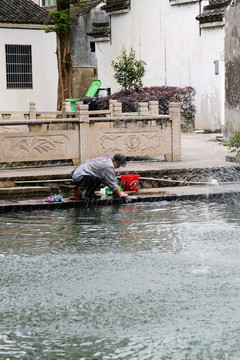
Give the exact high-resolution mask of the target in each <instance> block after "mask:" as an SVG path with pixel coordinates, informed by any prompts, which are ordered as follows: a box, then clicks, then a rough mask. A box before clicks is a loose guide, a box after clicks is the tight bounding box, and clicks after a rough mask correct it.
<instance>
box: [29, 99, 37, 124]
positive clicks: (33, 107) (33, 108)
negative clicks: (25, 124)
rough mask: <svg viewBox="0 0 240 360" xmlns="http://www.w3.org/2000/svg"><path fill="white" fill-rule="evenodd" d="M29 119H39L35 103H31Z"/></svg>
mask: <svg viewBox="0 0 240 360" xmlns="http://www.w3.org/2000/svg"><path fill="white" fill-rule="evenodd" d="M29 119H30V120H36V119H37V111H36V103H35V102H30V103H29Z"/></svg>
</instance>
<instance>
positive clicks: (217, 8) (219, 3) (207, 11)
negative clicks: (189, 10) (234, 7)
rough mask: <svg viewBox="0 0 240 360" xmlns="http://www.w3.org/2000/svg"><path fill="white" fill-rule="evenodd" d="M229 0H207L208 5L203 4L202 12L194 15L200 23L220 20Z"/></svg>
mask: <svg viewBox="0 0 240 360" xmlns="http://www.w3.org/2000/svg"><path fill="white" fill-rule="evenodd" d="M230 2H231V0H209V5H207V6H204V8H203V12H202V14H200V15H198V16H197V17H196V19H197V20H199V21H200V23H201V24H203V23H207V22H214V21H222V20H223V16H224V11H225V8H226V6H227V5H229V4H230Z"/></svg>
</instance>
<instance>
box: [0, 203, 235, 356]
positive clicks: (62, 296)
mask: <svg viewBox="0 0 240 360" xmlns="http://www.w3.org/2000/svg"><path fill="white" fill-rule="evenodd" d="M239 204H240V203H239V202H238V201H234V200H233V199H232V200H228V201H226V202H220V201H219V202H217V203H216V202H200V201H199V202H191V201H185V202H155V203H147V204H146V203H145V204H123V205H121V206H108V207H102V208H99V207H98V208H89V209H71V210H58V211H33V212H31V213H30V212H29V213H28V212H19V213H14V214H13V213H12V214H4V215H0V219H1V224H0V233H1V236H0V272H1V280H0V282H1V288H0V289H1V293H0V297H1V298H0V359H4V360H5V359H31V360H32V359H34V360H37V359H39V360H45V359H47V360H55V359H69V360H89V359H90V360H95V359H101V360H103V359H104V360H105V359H106V360H107V359H122V360H126V359H131V360H133V359H139V360H147V359H154V360H155V359H156V360H159V359H161V360H165V359H166V360H167V359H174V360H175V359H176V360H186V359H189V360H195V359H198V360H199V359H202V360H206V359H207V360H209V359H214V360H215V359H221V360H225V359H229V360H236V359H240V343H239V338H240V261H239V258H240V215H239V208H240V206H239Z"/></svg>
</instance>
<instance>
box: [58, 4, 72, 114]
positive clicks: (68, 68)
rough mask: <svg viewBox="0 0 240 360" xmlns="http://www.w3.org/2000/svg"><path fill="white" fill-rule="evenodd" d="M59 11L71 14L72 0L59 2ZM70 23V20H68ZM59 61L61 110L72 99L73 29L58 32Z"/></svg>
mask: <svg viewBox="0 0 240 360" xmlns="http://www.w3.org/2000/svg"><path fill="white" fill-rule="evenodd" d="M57 10H58V11H61V10H66V11H68V17H69V13H70V0H57ZM68 21H69V23H70V18H68ZM57 60H58V100H57V108H58V110H61V108H62V102H63V101H65V99H67V98H72V59H71V27H70V26H69V27H68V26H67V27H66V30H65V31H64V32H61V31H57Z"/></svg>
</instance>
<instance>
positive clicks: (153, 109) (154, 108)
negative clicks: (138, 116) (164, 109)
mask: <svg viewBox="0 0 240 360" xmlns="http://www.w3.org/2000/svg"><path fill="white" fill-rule="evenodd" d="M148 104H149V105H148V109H149V113H150V114H152V115H158V114H159V110H158V101H149V103H148Z"/></svg>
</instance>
